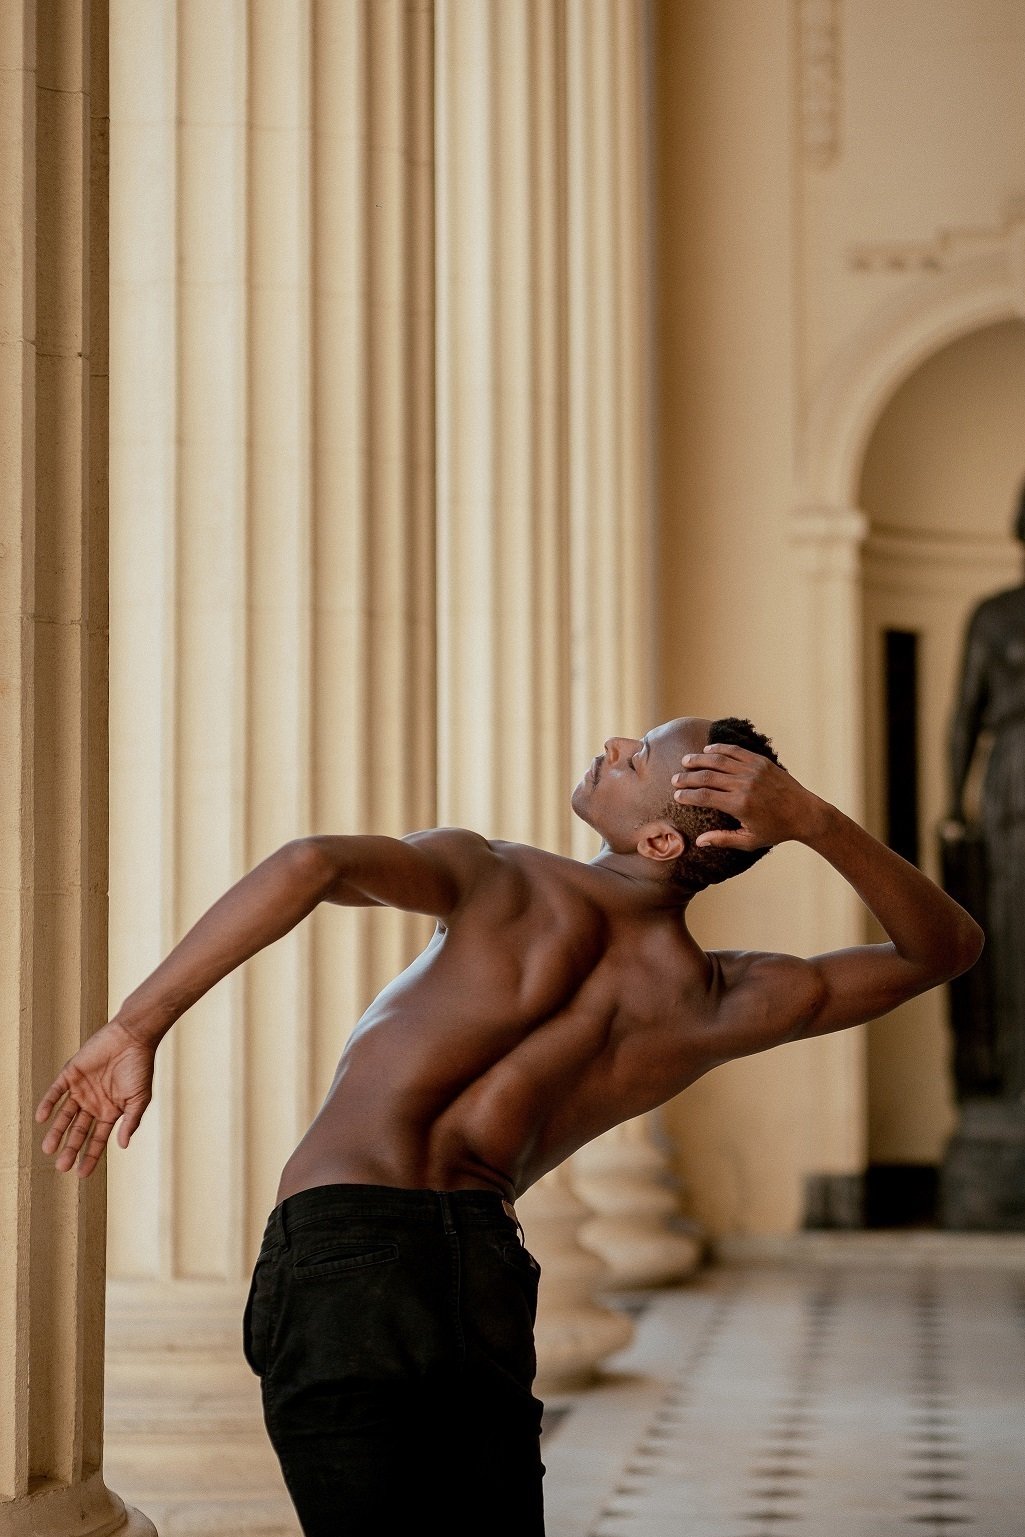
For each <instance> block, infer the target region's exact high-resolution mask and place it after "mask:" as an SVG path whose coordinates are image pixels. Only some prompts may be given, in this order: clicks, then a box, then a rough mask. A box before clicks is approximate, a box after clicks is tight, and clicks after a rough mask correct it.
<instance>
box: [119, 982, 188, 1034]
mask: <svg viewBox="0 0 1025 1537" xmlns="http://www.w3.org/2000/svg"><path fill="white" fill-rule="evenodd" d="M178 1013H179V1011H178V1010H176V1009H174V1008H173V1006H172V1005H171V1004H169V1003H166V1002H161V1003H154V1002H153V1001H152V1000H150V1001H146V1000H144V999H139V998H137V997H136V995H135V994H134V993H133V994H131V995H130V996H129V997H128V998H126V999H125V1001H124V1003H122V1005H121V1007H120V1008H119V1009H118V1011H117V1013H116V1014H115V1015H114V1017H113V1019H112V1020H111V1023H112V1024H118V1025H120V1026H121V1028H122V1030H126V1031H127V1032H128V1034H129V1035H131V1036H133V1037H134V1038H135V1040H137V1041H138V1042H139V1043H140V1044H141V1045H144V1046H153V1047H156V1046H159V1044H160V1042H161V1041H162V1040H163V1038H164V1036H165V1035H166V1034H167V1032H168V1030H170V1028H171V1026H172V1025H173V1024H174V1022H175V1020H176V1019H177V1018H178Z"/></svg>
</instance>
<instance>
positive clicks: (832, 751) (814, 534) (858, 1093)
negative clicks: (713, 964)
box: [788, 506, 868, 1227]
mask: <svg viewBox="0 0 1025 1537" xmlns="http://www.w3.org/2000/svg"><path fill="white" fill-rule="evenodd" d="M867 531H868V519H867V518H866V516H865V514H864V513H863V512H861V511H859V510H858V509H857V508H854V507H844V506H838V507H817V506H801V507H798V508H795V509H794V512H793V514H792V538H793V543H794V548H795V553H796V556H797V560H798V563H799V570H800V574H801V595H802V603H801V606H800V608H799V610H798V612H797V614H796V616H795V618H796V623H797V624H798V625H799V626H801V631H800V633H801V636H802V642H803V644H802V648H801V654H802V655H803V656H805V657H807V658H808V659H809V675H808V676H807V677H806V679H805V680H804V681H805V689H806V694H807V710H808V717H809V719H811V720H814V721H816V722H817V723H818V741H819V742H820V743H821V744H823V746H822V750H821V752H820V753H819V755H818V759H817V762H816V766H815V773H816V776H817V778H816V783H815V788H816V790H817V791H818V792H819V793H820V794H821V795H823V796H825V798H826V799H827V800H830V801H832V802H833V804H834V805H837V806H842V807H843V808H844V810H845V811H846V812H847V813H848V814H849V815H850V816H852V817H853V818H854V819H855V821H858V822H863V821H864V820H865V810H864V807H865V785H864V768H863V755H862V751H861V744H862V742H863V740H864V727H863V722H862V720H861V718H860V715H859V714H858V711H857V710H856V709H852V707H851V701H857V702H858V703H859V704H860V702H861V701H862V700H863V699H864V680H863V667H864V661H863V653H862V645H863V642H862V628H863V625H862V604H863V597H862V546H863V544H864V540H865V536H866V533H867ZM790 766H792V767H793V768H794V771H795V772H797V773H801V772H802V770H801V767H800V766H799V765H796V764H795V765H788V767H790ZM802 900H803V902H804V904H805V911H804V913H803V914H802V918H803V921H804V924H805V929H804V932H805V933H807V934H808V935H809V939H808V947H809V953H810V954H814V953H815V952H816V951H822V950H827V949H829V948H830V947H832V946H835V944H836V936H837V935H838V934H848V935H850V936H851V938H852V940H853V939H855V938H856V937H858V936H860V935H862V934H863V933H864V932H865V915H864V909H863V907H862V905H861V903H860V901H859V899H858V897H857V895H856V893H855V892H854V891H853V890H852V888H851V887H850V886H849V885H847V883H846V882H845V881H840V880H837V879H836V876H835V874H834V872H833V871H832V870H830V869H829V867H828V866H827V865H825V863H824V862H823V861H822V860H819V861H817V862H816V863H815V865H814V866H812V867H811V868H810V870H809V879H808V880H807V882H806V883H805V889H804V895H803V898H802ZM866 1040H867V1037H866V1032H865V1031H863V1030H841V1031H837V1032H836V1033H835V1034H833V1035H824V1036H819V1037H817V1038H816V1039H814V1040H811V1041H807V1042H806V1043H804V1045H803V1047H802V1050H803V1051H804V1052H805V1053H806V1054H807V1057H806V1060H807V1062H808V1064H809V1066H810V1069H811V1072H812V1073H813V1075H814V1081H815V1083H816V1084H817V1085H818V1086H819V1088H818V1093H817V1100H816V1110H817V1114H816V1117H815V1119H814V1120H810V1121H809V1124H808V1127H807V1139H808V1140H807V1146H808V1147H809V1148H814V1150H815V1151H814V1157H809V1158H808V1160H807V1163H806V1167H812V1168H815V1169H816V1170H817V1171H821V1172H820V1173H817V1174H816V1176H814V1177H812V1178H810V1179H809V1181H808V1184H807V1189H806V1210H805V1214H804V1216H805V1222H806V1223H807V1224H808V1225H810V1226H827V1227H858V1226H860V1225H861V1224H862V1222H863V1220H864V1219H863V1209H862V1203H863V1189H862V1187H863V1183H864V1181H863V1173H864V1169H865V1164H866V1160H867V1153H868V1149H867V1127H868V1110H867V1076H866V1061H865V1052H866Z"/></svg>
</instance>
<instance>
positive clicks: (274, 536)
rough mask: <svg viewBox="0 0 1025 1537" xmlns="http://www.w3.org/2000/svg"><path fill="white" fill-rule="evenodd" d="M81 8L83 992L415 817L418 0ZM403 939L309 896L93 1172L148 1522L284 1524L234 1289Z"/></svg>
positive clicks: (422, 402)
mask: <svg viewBox="0 0 1025 1537" xmlns="http://www.w3.org/2000/svg"><path fill="white" fill-rule="evenodd" d="M115 15H116V24H115V27H114V35H115V58H114V123H115V170H116V175H115V186H114V270H113V282H112V293H113V298H114V310H115V327H114V337H113V345H114V349H115V375H116V378H117V381H118V388H119V392H120V393H119V397H118V402H117V410H116V412H115V438H114V445H113V461H114V470H115V480H114V485H113V488H112V494H113V501H114V524H115V529H116V535H117V537H116V544H115V549H114V551H113V555H112V629H113V634H114V639H115V657H116V661H115V669H114V677H113V680H112V682H113V698H112V739H113V742H114V753H113V774H114V784H113V796H112V802H113V807H114V827H113V830H112V831H113V836H112V935H111V939H112V943H111V954H112V968H111V969H112V976H111V1001H112V1006H116V1004H117V1003H118V1002H119V1001H120V999H121V998H122V997H123V996H124V995H125V993H126V992H127V991H128V990H129V989H130V988H131V987H132V986H133V985H134V984H135V983H136V981H137V980H138V979H139V978H140V976H141V975H142V974H144V973H145V972H146V971H147V970H149V969H150V968H151V967H152V966H153V965H154V964H155V962H156V961H157V959H158V958H159V956H160V955H162V954H163V953H165V952H166V950H167V948H169V946H170V945H171V944H172V943H173V942H174V940H175V939H177V938H178V937H179V936H180V934H181V933H182V932H183V930H184V929H185V928H186V927H187V926H188V925H189V924H190V923H191V922H192V921H193V920H194V919H195V918H196V917H197V916H198V915H199V913H200V912H201V911H202V910H203V909H204V908H205V907H206V906H207V905H208V904H209V903H210V902H211V901H212V900H213V899H214V897H216V896H217V895H218V894H219V893H220V892H221V891H222V890H223V889H224V888H225V887H226V886H227V885H229V884H230V883H231V882H232V881H234V880H236V879H237V878H238V877H239V876H240V875H242V874H243V873H244V871H245V870H246V869H247V868H250V867H251V866H252V865H253V864H255V863H256V862H257V861H258V860H259V859H261V858H262V857H263V856H264V855H265V854H267V853H269V852H270V851H271V850H272V849H273V848H275V847H277V846H278V845H280V844H281V843H283V842H285V841H287V840H288V839H290V838H292V837H295V836H297V835H300V834H303V833H305V832H309V831H314V830H315V831H323V832H345V831H365V830H367V829H369V828H372V829H373V830H375V831H381V832H391V833H395V834H401V833H404V832H408V831H411V830H413V829H414V828H416V827H420V826H425V825H431V824H433V823H434V822H435V820H436V816H435V810H434V773H433V760H434V742H433V720H434V653H433V634H434V595H433V579H432V572H433V547H434V528H433V517H434V490H433V480H434V477H433V295H432V284H433V237H432V198H431V185H432V165H431V155H432V80H431V12H430V6H429V5H419V6H417V5H409V4H405V3H403V0H352V3H350V0H345V3H344V4H339V3H336V0H313V3H299V4H292V3H291V0H287V3H286V0H250V3H248V4H245V3H242V0H234V3H233V0H209V3H208V0H202V3H200V0H178V3H176V4H174V5H172V6H169V5H167V4H165V3H163V0H149V3H137V0H116V3H115ZM140 215H142V217H140ZM176 252H177V260H176V256H175V253H176ZM155 874H157V875H159V877H160V878H159V879H158V880H155V879H154V875H155ZM429 929H430V925H429V924H425V921H424V920H420V919H417V918H415V917H409V916H407V915H403V914H397V913H365V912H360V911H343V910H341V909H331V910H329V911H328V910H325V911H322V912H318V913H317V914H315V915H314V918H313V920H311V921H310V922H309V923H308V924H305V925H302V926H301V927H300V929H299V930H297V931H296V932H295V933H294V934H292V935H290V936H288V937H287V938H286V939H285V940H283V941H281V942H280V943H279V944H277V945H275V946H274V947H272V949H271V950H269V951H267V952H265V953H263V954H261V955H260V956H257V957H255V958H254V959H253V961H252V962H250V963H249V965H247V967H245V968H244V969H243V970H242V971H241V972H240V973H238V974H236V975H235V976H233V977H232V978H229V979H226V981H225V982H224V983H222V984H221V985H220V987H218V988H216V989H214V990H213V992H212V993H211V994H210V995H208V997H207V998H205V999H204V1000H202V1001H201V1003H200V1004H199V1005H197V1006H196V1007H195V1008H194V1009H193V1010H192V1011H190V1013H189V1015H188V1016H187V1017H186V1019H184V1020H182V1021H181V1023H180V1024H179V1025H178V1026H177V1027H176V1029H175V1031H173V1032H172V1034H171V1036H169V1037H168V1039H167V1041H166V1042H165V1043H164V1044H163V1045H162V1046H161V1048H160V1052H159V1054H158V1060H157V1074H156V1098H155V1100H154V1103H153V1105H152V1107H151V1109H150V1112H149V1114H148V1115H147V1118H146V1120H145V1121H144V1123H143V1126H142V1129H141V1130H140V1132H139V1134H138V1135H137V1137H136V1138H135V1140H134V1141H133V1144H132V1148H131V1150H130V1152H129V1153H128V1154H126V1155H118V1156H115V1157H114V1158H113V1160H112V1169H111V1270H112V1275H113V1277H114V1280H113V1282H112V1285H111V1290H110V1333H111V1350H110V1377H111V1384H112V1392H111V1403H110V1409H109V1415H108V1438H109V1444H110V1447H111V1456H112V1459H113V1464H114V1466H115V1467H116V1468H117V1470H118V1473H119V1476H120V1477H121V1480H122V1483H123V1485H124V1487H126V1488H131V1489H133V1490H136V1489H137V1490H139V1491H145V1493H146V1498H147V1500H148V1501H149V1504H148V1507H147V1508H151V1509H153V1510H154V1511H155V1512H156V1513H157V1515H158V1518H159V1520H160V1524H161V1530H162V1531H163V1532H165V1533H173V1532H176V1531H185V1530H188V1531H196V1530H203V1531H210V1532H212V1531H217V1530H221V1531H226V1532H228V1531H230V1532H231V1533H236V1532H238V1531H241V1530H245V1531H247V1532H250V1533H257V1532H258V1533H261V1534H264V1537H271V1534H277V1533H279V1532H280V1533H284V1532H293V1531H294V1530H295V1524H294V1516H293V1514H292V1512H291V1508H290V1505H289V1502H288V1500H287V1498H286V1495H285V1492H284V1488H283V1485H282V1483H281V1480H280V1476H279V1473H278V1470H277V1465H276V1462H275V1460H274V1457H273V1453H272V1451H271V1448H270V1445H269V1443H268V1442H267V1439H266V1435H265V1433H264V1430H263V1426H262V1422H261V1416H260V1407H259V1392H258V1385H257V1383H256V1381H255V1379H254V1378H253V1377H252V1376H251V1374H250V1373H249V1372H248V1370H247V1368H246V1367H245V1364H244V1362H243V1360H242V1357H241V1351H240V1319H241V1311H242V1304H243V1299H244V1294H245V1290H246V1287H247V1284H248V1279H249V1273H250V1269H251V1266H252V1261H253V1258H254V1257H255V1253H256V1249H257V1246H258V1244H259V1238H260V1234H261V1232H262V1229H263V1225H264V1222H265V1221H266V1217H267V1213H268V1211H269V1210H270V1208H271V1206H272V1204H273V1201H274V1198H275V1192H276V1185H277V1176H278V1174H279V1172H280V1169H281V1166H282V1164H283V1163H284V1161H285V1159H286V1157H287V1156H288V1154H289V1152H290V1151H291V1150H292V1148H293V1147H294V1145H295V1143H296V1142H297V1141H298V1139H299V1137H300V1136H301V1134H302V1133H303V1131H304V1130H305V1129H306V1126H307V1125H308V1123H309V1121H310V1119H311V1118H312V1116H313V1114H314V1112H315V1110H316V1109H317V1106H318V1104H319V1102H320V1100H321V1099H322V1097H323V1094H324V1093H325V1091H326V1089H327V1087H328V1085H329V1082H330V1078H331V1075H332V1073H333V1071H334V1067H335V1063H336V1061H337V1057H338V1054H339V1052H340V1050H341V1048H342V1046H343V1045H344V1041H345V1038H346V1035H347V1033H348V1030H349V1029H350V1028H351V1027H352V1025H353V1024H354V1023H355V1022H356V1020H357V1018H358V1017H359V1015H360V1013H361V1012H362V1010H363V1008H364V1007H365V1006H366V1004H367V1003H368V1002H369V1001H370V1000H371V998H372V997H373V995H374V993H375V992H376V991H377V990H378V989H379V987H380V986H381V985H382V984H383V983H384V982H385V981H386V980H388V979H390V977H391V976H393V975H394V973H395V971H396V970H397V969H399V968H400V967H401V966H402V965H403V964H404V963H405V962H406V961H407V960H408V959H410V958H411V956H412V954H413V953H415V951H416V950H417V949H419V948H420V946H421V944H422V942H423V940H424V938H425V937H426V935H427V933H429ZM140 1497H141V1495H140Z"/></svg>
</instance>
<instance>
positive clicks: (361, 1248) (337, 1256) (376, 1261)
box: [292, 1239, 399, 1281]
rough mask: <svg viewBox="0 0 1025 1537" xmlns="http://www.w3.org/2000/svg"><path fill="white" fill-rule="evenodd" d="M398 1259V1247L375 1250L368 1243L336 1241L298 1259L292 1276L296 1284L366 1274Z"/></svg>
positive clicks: (391, 1246)
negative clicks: (348, 1273) (353, 1272)
mask: <svg viewBox="0 0 1025 1537" xmlns="http://www.w3.org/2000/svg"><path fill="white" fill-rule="evenodd" d="M398 1257H399V1246H398V1244H394V1243H389V1244H382V1243H377V1244H375V1245H374V1246H373V1247H372V1248H370V1247H368V1246H367V1243H366V1241H365V1240H363V1241H361V1240H357V1239H350V1240H349V1241H348V1242H347V1243H339V1242H338V1241H337V1240H336V1241H335V1242H333V1243H331V1244H329V1245H326V1246H323V1247H321V1248H319V1249H313V1250H310V1251H309V1252H308V1253H305V1254H300V1255H298V1256H297V1258H296V1261H295V1264H294V1265H293V1266H292V1275H293V1276H294V1277H295V1279H296V1280H297V1281H315V1280H318V1279H319V1278H320V1277H322V1276H334V1275H341V1274H343V1273H344V1272H345V1271H349V1270H365V1269H366V1268H367V1266H369V1265H384V1264H387V1263H388V1262H389V1261H391V1260H397V1259H398Z"/></svg>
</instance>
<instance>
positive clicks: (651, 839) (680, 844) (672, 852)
mask: <svg viewBox="0 0 1025 1537" xmlns="http://www.w3.org/2000/svg"><path fill="white" fill-rule="evenodd" d="M686 848H687V839H686V837H685V836H684V834H683V833H681V832H680V830H679V828H678V827H674V826H673V825H672V823H671V822H646V823H645V824H644V826H643V827H642V828H641V830H640V833H639V834H638V838H637V852H638V854H641V855H643V856H644V858H645V859H654V860H656V861H657V862H658V863H659V864H665V863H671V862H672V860H674V859H679V857H680V855H681V854H683V853H685V852H686Z"/></svg>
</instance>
